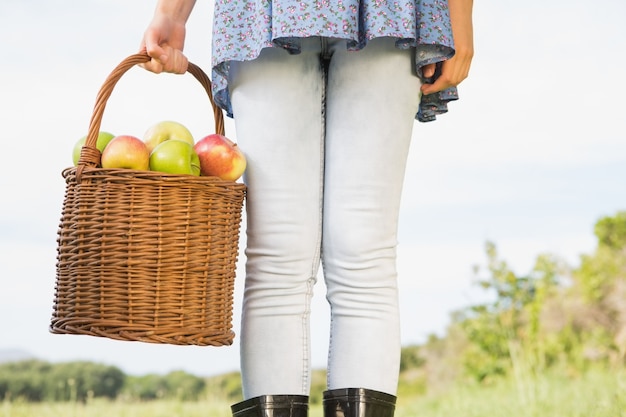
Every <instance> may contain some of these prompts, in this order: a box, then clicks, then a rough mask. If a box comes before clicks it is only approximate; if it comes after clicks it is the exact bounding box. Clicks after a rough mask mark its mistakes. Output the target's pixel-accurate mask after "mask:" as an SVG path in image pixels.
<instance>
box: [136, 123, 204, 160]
mask: <svg viewBox="0 0 626 417" xmlns="http://www.w3.org/2000/svg"><path fill="white" fill-rule="evenodd" d="M166 140H180V141H183V142H187V143H189V144H190V145H191V146H193V144H194V139H193V136H192V135H191V132H189V130H188V129H187V128H186V127H185V126H183V125H182V124H180V123H178V122H173V121H170V120H165V121H162V122H159V123H157V124H155V125H153V126H151V127H150V128H148V130H146V133H144V135H143V141H144V142H145V143H146V146H147V147H148V151H149V152H152V151H153V150H154V148H156V147H157V145H159V144H161V143H163V142H165V141H166Z"/></svg>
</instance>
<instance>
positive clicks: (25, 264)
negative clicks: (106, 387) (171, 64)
mask: <svg viewBox="0 0 626 417" xmlns="http://www.w3.org/2000/svg"><path fill="white" fill-rule="evenodd" d="M211 4H212V2H210V1H198V2H197V5H196V8H195V10H194V12H193V14H192V16H191V18H190V20H189V23H188V35H187V43H186V48H185V51H186V54H187V56H188V57H189V59H190V60H191V61H192V62H194V63H195V64H197V65H199V66H200V67H201V68H203V69H204V70H205V71H207V73H210V70H209V69H210V38H211V29H210V20H211V16H212V6H211ZM153 9H154V1H152V2H138V1H133V2H129V1H125V0H81V1H77V0H75V1H71V0H53V1H51V0H30V1H27V2H25V1H20V0H3V1H2V2H0V38H1V39H4V40H5V42H3V48H2V52H3V53H2V57H3V63H2V64H1V65H0V126H1V128H0V146H2V149H1V150H0V190H1V194H0V195H1V198H2V200H1V202H2V203H1V204H0V329H2V331H1V332H0V351H2V350H8V349H18V350H23V351H26V352H28V353H29V354H31V355H32V356H35V357H37V358H41V359H44V360H49V361H67V360H90V361H94V362H100V363H105V364H111V365H114V366H118V367H120V368H121V369H122V370H124V371H125V372H127V373H130V374H145V373H153V372H154V373H165V372H169V371H171V370H179V369H182V370H186V371H188V372H192V373H195V374H198V375H214V374H219V373H222V372H229V371H233V370H238V367H239V364H238V360H239V350H238V346H237V343H238V338H237V337H236V339H235V344H234V345H233V346H229V347H195V346H167V345H156V344H148V343H139V342H125V341H113V340H108V339H105V338H98V337H91V336H76V335H53V334H50V333H49V331H48V326H49V322H50V317H51V312H52V303H53V292H54V282H55V262H56V233H57V228H58V224H59V219H60V212H61V207H62V199H63V193H64V182H63V179H62V177H61V171H62V170H63V169H64V168H66V167H68V166H69V165H71V154H72V148H73V145H74V143H75V142H76V140H78V138H80V137H82V136H83V135H84V134H85V133H86V131H87V129H88V123H89V118H90V117H91V113H92V108H93V105H94V102H95V97H96V94H97V92H98V90H99V88H100V86H101V84H102V82H103V81H104V79H105V78H106V76H107V75H108V74H109V72H110V71H111V70H112V69H113V68H114V67H115V66H116V65H117V64H118V63H119V62H120V61H121V60H122V59H124V58H125V57H126V56H128V55H130V54H133V53H135V52H136V51H137V49H138V46H139V43H140V40H141V36H142V34H143V31H144V29H145V27H146V25H147V24H148V22H149V20H150V18H151V16H152V12H153ZM474 11H475V13H474V15H475V18H474V24H475V48H476V55H475V58H474V62H473V66H472V70H471V73H470V78H468V79H467V80H466V81H465V82H464V83H463V84H462V85H461V86H460V88H459V90H460V97H461V98H460V100H459V101H458V102H455V103H452V104H451V105H450V112H449V113H448V114H446V115H443V116H440V117H439V118H438V120H437V121H436V122H433V123H427V124H420V123H417V122H416V124H415V128H414V133H413V143H412V145H411V151H410V155H409V167H408V172H407V178H406V180H405V184H404V197H403V203H402V208H401V217H400V230H399V247H398V272H399V285H400V303H401V304H400V306H401V314H402V335H403V336H402V341H403V343H404V344H412V343H420V342H423V341H424V340H425V339H426V338H427V337H428V335H430V334H433V333H434V334H440V335H441V334H443V333H444V332H445V328H446V325H447V324H448V323H449V318H450V313H451V312H453V311H454V310H458V309H460V308H462V307H464V306H467V305H470V304H472V303H477V302H481V301H483V300H484V299H485V297H486V295H485V294H484V293H482V292H480V290H479V289H478V288H477V287H476V286H475V285H474V281H475V278H476V277H475V274H474V272H473V268H474V266H475V265H479V266H484V264H485V260H486V259H485V254H484V247H485V243H486V242H487V241H491V242H494V243H495V244H496V245H497V247H498V250H499V253H500V256H501V258H503V259H504V260H505V261H507V262H508V263H509V265H510V267H511V268H512V269H513V270H514V271H515V272H516V273H518V274H524V273H527V272H529V271H530V270H531V269H532V267H533V263H534V260H535V259H536V257H537V255H539V254H543V253H551V254H554V255H556V256H559V257H561V258H563V259H564V260H566V261H567V262H568V263H569V264H570V265H571V266H573V267H575V266H576V265H577V263H578V262H579V258H580V255H582V254H586V253H591V252H592V251H593V250H594V248H595V243H596V242H595V237H594V235H593V226H594V224H595V222H596V221H597V220H598V219H599V218H601V217H604V216H609V215H614V214H615V213H616V212H618V211H620V210H626V185H625V183H626V181H625V180H624V179H626V117H624V115H623V113H624V111H625V110H626V105H625V104H624V102H623V97H624V96H626V94H625V93H626V83H624V82H623V77H624V75H625V74H626V58H625V57H624V54H623V51H624V50H626V26H624V25H623V22H622V20H623V16H626V2H624V1H623V0H600V1H597V2H594V3H593V5H592V4H591V2H588V1H582V0H567V1H566V0H551V1H549V2H547V1H544V0H529V1H525V2H513V1H502V0H483V1H479V2H476V4H475V6H474ZM210 112H211V110H210V106H209V104H208V100H207V98H206V95H205V94H204V92H203V91H202V89H201V88H199V85H198V84H197V82H196V81H195V80H194V79H193V77H191V76H190V75H185V76H174V75H165V74H162V75H158V76H157V75H154V74H150V73H148V72H146V71H144V70H142V69H140V68H133V69H132V70H130V71H129V72H128V73H126V74H125V75H124V77H123V78H122V80H121V81H120V82H119V83H118V85H117V86H116V87H115V90H114V92H113V95H112V96H111V98H110V99H109V101H108V102H107V107H106V110H105V116H104V118H103V122H102V128H103V129H104V130H109V131H112V132H114V133H116V134H134V135H136V136H141V135H142V134H143V132H144V131H145V130H146V129H147V127H148V126H150V125H151V124H153V123H155V122H156V121H159V120H165V119H172V120H177V121H179V122H181V123H183V124H185V125H186V126H187V127H188V128H189V129H190V130H191V132H192V133H193V134H194V136H196V137H201V136H202V135H204V134H208V133H212V131H213V122H212V119H211V116H210V115H211V113H210ZM226 133H227V135H228V136H229V137H230V138H231V139H233V140H235V141H236V132H235V129H234V125H233V123H232V120H227V123H226ZM244 151H245V150H244ZM242 236H245V226H244V225H242ZM244 245H245V239H242V242H241V249H242V250H243V246H244ZM244 260H245V257H244V256H243V254H242V255H240V262H239V267H238V270H237V279H236V281H235V302H234V323H233V327H234V330H235V331H237V330H238V327H239V314H240V310H241V291H242V285H243V278H244V276H243V272H242V265H243V262H244ZM315 291H316V296H315V298H314V301H313V317H312V339H313V351H312V355H313V358H312V360H313V366H315V367H324V366H325V361H326V350H327V345H328V344H327V334H328V306H327V305H326V301H325V299H324V286H323V280H322V279H320V280H319V282H318V285H317V287H316V290H315Z"/></svg>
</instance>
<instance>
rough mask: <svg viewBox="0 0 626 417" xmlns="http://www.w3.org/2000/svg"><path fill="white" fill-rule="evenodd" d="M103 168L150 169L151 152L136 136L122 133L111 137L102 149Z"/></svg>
mask: <svg viewBox="0 0 626 417" xmlns="http://www.w3.org/2000/svg"><path fill="white" fill-rule="evenodd" d="M101 164H102V168H126V169H134V170H138V171H148V170H149V169H150V152H148V148H147V147H146V144H145V143H143V141H142V140H141V139H139V138H137V137H135V136H130V135H121V136H116V137H114V138H113V139H111V142H109V144H108V145H107V146H106V148H104V151H102V158H101Z"/></svg>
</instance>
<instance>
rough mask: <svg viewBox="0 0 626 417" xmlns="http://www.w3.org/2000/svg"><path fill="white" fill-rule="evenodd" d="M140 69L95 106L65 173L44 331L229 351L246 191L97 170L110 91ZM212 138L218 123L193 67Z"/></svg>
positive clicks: (115, 76) (206, 181)
mask: <svg viewBox="0 0 626 417" xmlns="http://www.w3.org/2000/svg"><path fill="white" fill-rule="evenodd" d="M147 60H148V57H147V55H145V54H137V55H131V56H129V57H128V58H126V59H125V60H123V61H122V62H121V63H120V64H119V65H118V66H117V68H115V69H114V70H113V72H112V73H111V74H110V75H109V77H108V78H107V80H106V81H105V83H104V84H103V86H102V88H101V89H100V92H99V94H98V96H97V99H96V104H95V107H94V111H93V115H92V118H91V122H90V125H89V132H88V135H87V140H86V143H85V146H84V147H83V149H82V152H81V157H80V160H79V163H78V166H77V167H75V168H68V169H65V170H64V171H63V177H64V178H65V181H66V190H65V200H64V202H63V209H62V213H61V222H60V227H59V232H58V256H57V261H58V262H57V274H56V288H55V299H54V308H53V314H52V320H51V325H50V331H51V332H52V333H63V334H78V335H92V336H101V337H108V338H111V339H117V340H130V341H141V342H151V343H163V344H174V345H200V346H207V345H211V346H223V345H230V344H232V342H233V338H234V333H233V331H232V306H233V291H234V279H235V268H236V262H237V255H238V243H239V229H240V223H241V211H242V206H243V200H244V197H245V186H244V185H243V184H241V183H236V182H230V181H223V180H220V179H219V178H216V177H195V176H189V175H170V174H164V173H159V172H148V171H135V170H128V169H103V168H98V167H97V166H98V165H99V161H100V152H99V151H98V150H97V148H96V147H95V144H96V139H97V136H98V131H99V129H100V122H101V120H102V115H103V112H104V108H105V105H106V101H107V100H108V98H109V97H110V95H111V92H112V90H113V87H114V86H115V84H116V83H117V81H119V79H120V78H121V76H122V75H123V74H124V73H125V72H126V71H127V70H129V69H130V68H132V67H133V66H135V65H137V64H141V63H144V62H146V61H147ZM188 71H189V73H191V74H192V75H193V76H194V77H195V78H196V79H197V80H198V81H199V82H200V83H201V84H202V86H203V87H204V89H205V90H206V92H207V94H208V96H209V100H210V102H211V107H212V109H213V113H214V119H215V130H216V132H217V133H221V134H223V133H224V119H223V115H222V111H221V109H219V107H217V106H216V105H215V103H214V101H213V97H212V95H211V82H210V80H209V78H208V77H207V76H206V74H205V73H204V72H203V71H202V70H201V69H200V68H199V67H197V66H196V65H194V64H191V63H190V64H189V69H188Z"/></svg>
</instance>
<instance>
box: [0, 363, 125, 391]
mask: <svg viewBox="0 0 626 417" xmlns="http://www.w3.org/2000/svg"><path fill="white" fill-rule="evenodd" d="M124 378H125V376H124V374H123V373H122V371H120V370H119V369H117V368H115V367H112V366H106V365H100V364H95V363H91V362H69V363H60V364H55V365H52V364H50V363H47V362H44V361H39V360H28V361H22V362H14V363H7V364H3V365H0V397H2V398H22V399H24V400H27V401H42V400H58V401H70V400H71V401H85V400H86V399H87V398H89V397H106V398H115V397H116V396H117V394H118V393H119V391H120V389H121V387H122V385H123V383H124Z"/></svg>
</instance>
